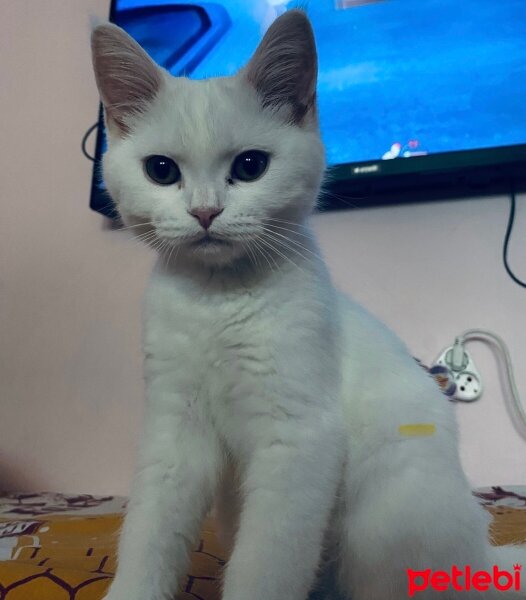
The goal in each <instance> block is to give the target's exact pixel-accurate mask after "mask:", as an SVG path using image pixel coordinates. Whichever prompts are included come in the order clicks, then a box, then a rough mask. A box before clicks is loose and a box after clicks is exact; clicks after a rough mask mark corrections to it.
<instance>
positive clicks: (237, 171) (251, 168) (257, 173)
mask: <svg viewBox="0 0 526 600" xmlns="http://www.w3.org/2000/svg"><path fill="white" fill-rule="evenodd" d="M268 161H269V156H268V154H267V153H266V152H262V151H261V150H247V151H246V152H242V153H241V154H239V155H238V156H236V158H235V159H234V162H233V163H232V169H231V171H230V176H231V177H232V179H239V180H240V181H255V180H256V179H259V178H260V177H261V176H262V175H263V173H264V172H265V171H266V170H267V166H268Z"/></svg>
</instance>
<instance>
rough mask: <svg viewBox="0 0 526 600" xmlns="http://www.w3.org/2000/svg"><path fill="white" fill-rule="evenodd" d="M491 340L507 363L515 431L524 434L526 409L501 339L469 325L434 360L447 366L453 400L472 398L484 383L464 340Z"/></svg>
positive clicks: (509, 358)
mask: <svg viewBox="0 0 526 600" xmlns="http://www.w3.org/2000/svg"><path fill="white" fill-rule="evenodd" d="M477 339H478V340H483V341H490V342H492V343H493V344H495V346H497V348H498V349H499V350H500V351H501V353H502V356H503V357H504V361H505V365H506V375H507V379H508V390H509V392H510V394H509V397H510V398H511V411H512V414H513V417H514V422H515V426H516V428H517V431H518V432H519V433H520V434H521V435H522V436H523V437H525V438H526V411H525V410H524V407H523V405H522V402H521V400H520V397H519V392H518V390H517V384H516V383H515V377H514V375H513V366H512V364H511V356H510V352H509V350H508V347H507V346H506V344H505V343H504V340H503V339H502V338H501V337H499V336H498V335H496V334H495V333H492V332H491V331H487V330H485V329H468V330H467V331H464V332H463V333H462V334H460V335H459V336H458V337H457V338H456V339H455V343H454V344H453V346H449V347H447V348H446V349H445V350H444V351H443V352H442V353H441V354H440V356H439V357H438V358H437V360H436V362H435V364H436V365H440V366H441V367H445V368H446V369H448V370H449V374H450V376H451V378H452V379H453V380H454V382H455V384H456V386H457V389H456V391H455V393H454V395H453V397H454V398H455V399H456V400H460V401H462V402H473V400H478V398H480V396H481V395H482V391H483V386H482V379H481V377H480V374H479V372H478V370H477V368H476V367H475V363H474V362H473V359H472V358H471V356H470V355H469V353H468V352H467V351H466V350H465V348H464V344H465V343H466V342H469V341H471V340H477Z"/></svg>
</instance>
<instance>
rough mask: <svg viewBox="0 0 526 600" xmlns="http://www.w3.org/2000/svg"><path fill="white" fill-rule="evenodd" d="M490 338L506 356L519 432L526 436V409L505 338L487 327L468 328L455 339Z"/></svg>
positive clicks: (456, 341)
mask: <svg viewBox="0 0 526 600" xmlns="http://www.w3.org/2000/svg"><path fill="white" fill-rule="evenodd" d="M481 337H482V338H484V337H486V338H490V339H491V340H492V341H493V342H494V343H495V344H496V345H497V346H498V348H499V349H500V351H501V352H502V354H503V356H504V362H505V364H506V373H507V375H508V384H509V387H510V391H511V397H512V399H513V407H514V408H515V411H516V416H517V417H518V418H519V420H520V423H521V425H522V428H519V432H520V433H521V434H522V436H523V437H526V411H525V410H524V407H523V405H522V402H521V399H520V397H519V392H518V390H517V384H516V383H515V376H514V375H513V365H512V362H511V356H510V352H509V350H508V347H507V346H506V344H505V342H504V340H503V339H502V338H501V337H500V336H498V335H496V334H495V333H492V332H491V331H486V330H485V329H468V330H466V331H464V332H463V333H461V334H460V335H459V336H458V338H457V339H456V340H455V343H460V344H464V342H467V341H468V340H470V339H474V338H481Z"/></svg>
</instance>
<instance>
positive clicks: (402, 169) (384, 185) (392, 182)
mask: <svg viewBox="0 0 526 600" xmlns="http://www.w3.org/2000/svg"><path fill="white" fill-rule="evenodd" d="M116 2H117V0H111V4H110V15H109V18H110V21H111V22H112V23H114V22H115V18H114V17H115V9H116ZM189 4H190V3H189ZM103 138H104V124H103V117H102V106H100V107H99V119H98V127H97V141H96V145H95V161H94V167H93V175H92V185H91V197H90V207H91V208H92V209H93V210H94V211H97V212H99V213H102V214H103V215H105V216H107V217H110V218H116V217H117V216H118V214H117V212H116V209H115V208H114V206H113V203H112V202H111V199H110V198H109V195H107V194H106V195H104V194H102V193H101V192H100V189H99V188H98V186H97V181H98V178H99V177H100V175H99V172H100V168H101V158H102V148H103ZM512 188H513V189H515V191H524V190H526V143H524V144H516V145H512V146H495V147H489V148H478V149H473V150H460V151H452V152H442V153H437V154H427V155H423V156H413V157H410V158H395V159H390V160H368V161H361V162H351V163H342V164H337V165H333V166H331V167H329V168H328V169H327V177H326V180H325V184H324V186H323V191H322V193H321V195H320V201H319V205H318V209H319V210H321V211H326V210H334V209H346V208H363V207H367V206H378V205H386V204H399V203H407V202H421V201H426V200H439V199H449V198H460V197H471V196H483V195H493V194H499V193H509V191H510V190H511V189H512Z"/></svg>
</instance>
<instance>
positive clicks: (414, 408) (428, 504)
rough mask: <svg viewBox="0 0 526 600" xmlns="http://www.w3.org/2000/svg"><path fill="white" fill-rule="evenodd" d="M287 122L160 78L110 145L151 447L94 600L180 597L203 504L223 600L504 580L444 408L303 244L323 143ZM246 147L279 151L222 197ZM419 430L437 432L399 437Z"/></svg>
mask: <svg viewBox="0 0 526 600" xmlns="http://www.w3.org/2000/svg"><path fill="white" fill-rule="evenodd" d="M298 18H304V17H298ZM269 68H270V67H269ZM281 117H282V115H280V113H279V111H275V110H272V111H271V110H263V109H262V107H261V104H260V101H259V98H258V96H257V93H256V91H255V89H254V88H253V87H252V86H251V85H250V83H249V82H248V81H247V80H246V78H244V76H243V74H242V73H241V74H240V75H238V76H237V77H233V78H221V79H214V80H208V81H203V82H192V81H188V80H183V79H177V80H176V79H173V78H170V77H169V76H168V75H167V74H165V73H163V84H162V86H161V90H160V92H159V94H158V95H157V97H156V98H155V100H154V101H153V103H152V104H151V106H150V107H149V109H148V110H147V111H146V112H145V113H144V114H143V115H139V116H136V117H135V120H134V121H132V122H131V133H130V135H126V136H123V137H121V136H119V135H116V134H113V136H111V137H110V145H109V151H108V153H107V156H106V157H105V164H104V174H105V179H106V183H107V185H108V188H109V190H110V193H111V195H112V197H113V198H114V200H115V201H116V202H117V204H118V206H119V210H120V212H121V214H122V216H123V219H124V221H125V222H126V223H127V224H128V225H130V226H132V227H135V229H132V231H134V230H135V231H140V232H141V233H145V234H146V236H147V237H148V236H150V237H148V239H149V240H150V241H152V240H154V242H153V243H154V244H158V245H159V246H160V258H159V261H158V264H157V266H156V268H155V271H154V273H153V275H152V279H151V281H150V285H149V290H148V294H147V300H146V307H145V337H144V350H145V376H146V383H147V396H148V402H147V409H146V422H145V429H144V433H143V436H142V446H141V451H140V456H139V460H138V466H137V473H136V476H135V481H134V486H133V491H132V494H131V501H130V506H129V510H128V514H127V517H126V521H125V525H124V529H123V532H122V536H121V541H120V549H119V567H118V571H117V575H116V579H115V581H114V583H113V585H112V587H111V589H110V592H109V593H108V596H107V597H106V600H166V599H168V598H172V597H173V595H174V594H175V593H176V591H177V590H178V588H179V586H180V585H181V583H182V582H183V580H184V574H185V573H186V569H187V567H188V555H189V551H190V550H191V548H192V545H193V544H194V542H195V540H196V537H197V535H198V533H199V531H200V527H201V523H202V519H203V517H204V516H205V514H206V513H207V512H208V511H209V510H210V508H211V507H212V505H213V501H214V499H216V506H217V516H218V519H219V521H220V523H221V524H222V529H221V536H222V539H223V540H224V543H225V547H226V548H227V549H228V550H229V551H230V553H231V554H230V560H229V563H228V566H227V568H226V571H225V578H224V593H223V597H224V600H247V599H250V600H283V599H284V598H287V600H305V599H306V597H307V595H308V593H309V590H310V589H311V588H312V586H313V585H314V583H315V577H316V573H317V571H319V572H320V573H321V574H322V575H323V574H324V573H330V574H332V575H331V577H329V578H325V581H326V582H328V588H327V590H326V593H325V596H324V598H326V599H327V600H331V599H332V600H335V599H337V598H348V597H349V596H352V598H353V599H354V600H380V599H381V600H402V599H403V598H406V597H407V578H406V571H405V570H406V569H407V568H412V569H420V568H433V569H444V568H445V569H449V568H450V567H451V565H452V564H457V565H462V566H463V565H465V564H471V565H472V566H474V567H478V568H488V567H489V566H490V565H492V564H494V563H497V564H500V566H501V567H502V568H507V569H510V570H511V564H510V563H508V562H507V563H502V562H499V560H500V556H499V555H498V554H497V553H496V551H494V549H493V548H492V547H490V545H489V543H488V541H487V534H488V532H487V527H488V517H487V515H486V514H485V512H484V511H483V509H482V508H480V507H479V506H478V504H477V502H476V501H475V500H474V499H473V498H472V496H471V494H470V490H469V486H468V483H467V481H466V478H465V476H464V474H463V472H462V469H461V466H460V463H459V458H458V448H457V446H458V443H457V428H456V424H455V419H454V414H453V411H452V407H451V405H450V403H449V402H448V401H447V400H446V398H445V397H444V396H443V395H442V394H441V392H440V391H439V389H438V388H437V385H436V384H435V382H434V381H433V380H432V379H431V378H430V377H429V376H428V375H427V374H426V373H425V372H424V371H423V370H422V369H421V367H420V366H418V365H417V363H416V362H415V361H414V360H413V358H412V357H411V356H410V354H409V353H408V351H407V350H406V348H405V347H404V346H403V344H402V343H401V342H400V341H399V340H398V339H397V338H396V337H395V336H394V335H393V334H392V333H391V332H390V331H389V330H388V329H387V328H386V327H385V326H384V325H383V324H381V323H379V322H378V321H376V320H375V319H374V318H373V317H371V316H370V315H369V314H367V313H366V312H365V311H364V310H363V309H362V308H360V307H359V306H357V305H356V304H354V303H353V302H351V301H350V300H348V299H346V298H344V297H343V296H341V295H340V294H339V293H337V292H336V291H335V290H334V289H333V287H332V285H331V282H330V277H329V275H328V272H327V269H326V267H325V265H324V263H323V261H322V259H321V258H320V257H319V252H318V250H317V247H316V244H315V242H314V240H313V239H312V234H311V232H310V229H309V227H308V214H309V212H310V211H311V209H312V206H313V204H314V202H315V199H316V196H317V193H318V190H319V185H320V181H321V177H322V173H323V170H324V157H323V148H322V145H321V141H320V138H319V132H318V129H317V126H316V124H315V120H310V121H308V122H306V123H304V124H303V125H302V126H296V125H291V124H290V122H289V121H287V119H284V118H281ZM254 148H255V149H260V150H265V151H267V152H268V153H270V155H271V160H270V165H269V168H268V170H267V172H266V173H265V174H264V175H263V176H262V177H261V178H260V179H259V180H257V181H254V182H251V183H243V182H236V183H235V184H234V185H231V184H229V183H228V181H227V178H228V175H229V169H230V165H231V163H232V160H233V158H234V157H235V156H236V155H237V154H239V153H240V152H242V151H244V150H247V149H254ZM151 154H166V155H168V156H170V157H172V158H173V159H174V160H176V162H177V163H178V165H179V167H180V169H181V172H182V173H183V179H182V181H181V183H180V184H176V185H172V186H166V187H162V186H158V185H156V184H154V183H152V182H151V181H149V180H148V179H147V177H146V176H145V174H144V172H143V168H142V160H143V159H144V157H146V156H148V155H151ZM197 205H199V206H203V205H205V206H215V207H221V208H223V209H224V210H223V212H222V213H221V215H219V216H218V217H217V218H216V219H215V220H214V222H213V225H212V227H211V228H210V231H211V233H212V234H213V235H217V236H219V237H220V238H221V239H222V240H223V243H215V242H212V243H202V244H200V243H199V240H200V239H201V238H202V236H203V231H202V229H201V228H200V226H199V224H198V223H197V221H196V219H195V218H193V217H192V216H191V215H189V214H188V212H187V211H188V210H190V209H191V208H192V207H194V206H197ZM411 423H431V424H433V425H435V426H436V434H435V435H433V436H431V437H421V438H418V437H416V438H410V437H404V436H402V435H400V432H399V426H400V425H404V424H411ZM322 554H323V556H322ZM327 560H328V562H327ZM482 596H483V597H484V598H490V597H492V594H490V593H486V594H480V593H472V594H469V593H466V592H462V593H458V594H453V593H450V594H444V593H442V594H438V593H431V592H427V593H425V594H424V593H422V594H420V595H418V596H416V597H417V598H422V599H425V600H429V599H431V598H435V597H436V598H442V599H446V598H447V599H450V600H453V599H457V598H458V599H461V598H462V599H474V598H480V597H482ZM506 597H511V595H510V594H508V596H506Z"/></svg>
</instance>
